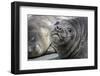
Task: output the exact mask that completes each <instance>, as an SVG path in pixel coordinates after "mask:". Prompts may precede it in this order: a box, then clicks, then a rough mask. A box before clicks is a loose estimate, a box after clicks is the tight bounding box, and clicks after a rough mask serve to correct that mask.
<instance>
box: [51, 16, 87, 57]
mask: <svg viewBox="0 0 100 76" xmlns="http://www.w3.org/2000/svg"><path fill="white" fill-rule="evenodd" d="M87 35H88V34H87V17H76V18H73V19H68V20H61V21H58V22H56V23H55V28H54V29H53V30H52V32H51V41H52V47H54V48H55V49H56V51H57V53H58V55H59V58H87V57H88V53H87Z"/></svg>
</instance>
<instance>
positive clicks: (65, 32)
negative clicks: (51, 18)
mask: <svg viewBox="0 0 100 76" xmlns="http://www.w3.org/2000/svg"><path fill="white" fill-rule="evenodd" d="M74 34H75V30H74V28H73V27H72V26H71V25H70V24H69V23H68V22H66V21H61V22H56V23H55V28H54V29H53V31H52V32H51V37H52V38H51V39H52V42H53V43H54V44H57V45H65V44H67V43H68V42H69V41H71V40H73V37H74Z"/></svg>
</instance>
